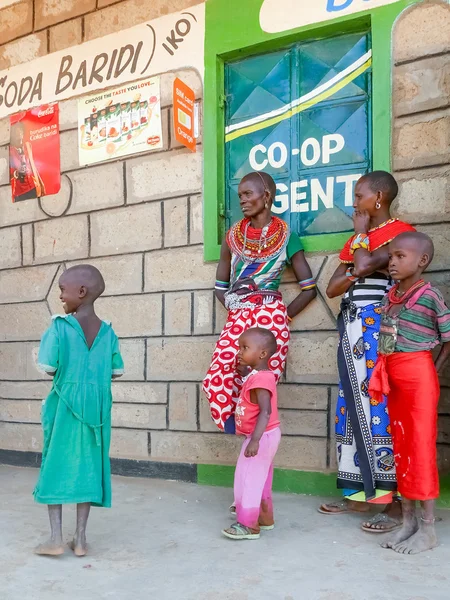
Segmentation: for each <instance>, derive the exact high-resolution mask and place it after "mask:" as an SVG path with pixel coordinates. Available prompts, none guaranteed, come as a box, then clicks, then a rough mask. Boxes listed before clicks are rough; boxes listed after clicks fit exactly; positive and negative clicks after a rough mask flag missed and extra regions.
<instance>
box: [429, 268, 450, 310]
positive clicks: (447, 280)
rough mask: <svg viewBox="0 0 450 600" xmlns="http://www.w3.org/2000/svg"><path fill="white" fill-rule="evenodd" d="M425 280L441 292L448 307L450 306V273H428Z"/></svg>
mask: <svg viewBox="0 0 450 600" xmlns="http://www.w3.org/2000/svg"><path fill="white" fill-rule="evenodd" d="M425 279H426V280H427V281H430V282H431V284H432V285H434V286H435V287H437V288H438V289H439V290H440V292H441V293H442V294H443V296H444V300H445V302H446V304H447V306H450V271H443V272H441V273H426V275H425Z"/></svg>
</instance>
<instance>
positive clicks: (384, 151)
mask: <svg viewBox="0 0 450 600" xmlns="http://www.w3.org/2000/svg"><path fill="white" fill-rule="evenodd" d="M417 2H420V0H400V1H399V2H396V3H394V4H389V5H387V6H383V7H380V8H375V9H372V10H368V11H366V12H364V13H359V14H357V15H356V16H355V15H352V16H349V17H341V18H338V19H335V20H333V21H330V22H328V23H326V24H323V23H322V24H320V25H317V26H308V27H301V28H299V29H295V30H293V31H289V32H288V33H286V32H283V33H281V34H273V35H272V34H267V33H265V32H264V31H262V30H261V28H260V26H259V18H258V15H259V9H260V8H261V5H262V0H245V3H242V0H208V2H207V3H206V37H205V86H204V89H205V92H204V127H203V132H204V133H203V137H204V141H203V143H204V243H205V250H204V258H205V260H206V261H217V260H218V259H219V255H220V240H221V239H222V236H223V233H224V231H223V229H224V219H223V215H222V214H221V212H222V210H223V209H222V206H223V203H224V198H225V193H224V189H225V173H224V171H225V168H224V164H225V163H224V146H225V144H224V110H223V94H224V69H223V65H224V61H226V60H229V59H234V58H243V57H245V56H250V55H251V54H257V53H262V52H269V51H271V50H275V49H277V48H281V47H284V46H286V45H289V44H290V43H293V42H294V41H301V40H306V39H314V38H320V37H325V36H328V35H337V34H339V33H344V32H350V31H353V30H355V29H359V28H361V27H362V26H364V25H365V26H367V25H370V27H371V31H372V50H373V66H372V73H373V74H372V82H373V96H372V107H373V109H372V129H373V166H374V169H385V170H389V169H390V166H391V115H392V83H391V76H390V73H391V68H392V58H391V57H392V30H393V25H394V23H395V21H396V19H397V18H398V16H399V15H400V14H401V12H403V10H405V8H407V7H408V6H410V5H412V4H414V3H417ZM237 15H239V18H236V16H237ZM339 235H340V234H331V235H318V236H311V237H309V238H308V240H307V241H306V242H305V248H306V250H307V251H309V252H319V251H335V250H338V249H340V247H341V246H342V240H343V238H345V237H346V236H345V235H344V236H341V237H339V238H338V236H339ZM344 241H345V239H344Z"/></svg>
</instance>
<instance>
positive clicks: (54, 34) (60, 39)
mask: <svg viewBox="0 0 450 600" xmlns="http://www.w3.org/2000/svg"><path fill="white" fill-rule="evenodd" d="M82 41H83V32H82V25H81V19H73V20H72V21H66V22H65V23H60V24H59V25H56V26H55V27H52V28H51V29H50V52H57V51H58V50H64V49H65V48H70V47H71V46H75V45H76V44H81V42H82Z"/></svg>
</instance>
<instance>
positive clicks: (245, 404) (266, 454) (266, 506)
mask: <svg viewBox="0 0 450 600" xmlns="http://www.w3.org/2000/svg"><path fill="white" fill-rule="evenodd" d="M276 351H277V341H276V339H275V336H274V335H273V333H272V332H271V331H269V330H268V329H262V328H259V327H254V328H251V329H247V331H246V332H245V333H243V334H242V335H241V337H240V338H239V353H238V361H239V364H240V366H241V367H243V368H245V367H247V368H248V367H250V369H251V372H250V374H249V375H248V376H247V377H246V378H245V380H244V385H243V387H242V391H241V395H240V398H239V401H238V404H237V407H236V433H237V434H238V435H244V436H246V439H245V441H244V443H243V445H242V450H241V453H240V455H239V459H238V462H237V465H236V472H235V475H234V498H235V502H236V516H237V522H236V523H234V525H232V526H231V527H229V528H228V529H223V530H222V533H223V535H224V536H226V537H228V538H230V539H233V540H256V539H258V538H259V537H260V531H261V529H263V530H268V529H273V527H274V520H273V504H272V479H273V460H274V457H275V454H276V452H277V450H278V445H279V443H280V439H281V431H280V421H279V419H278V408H277V387H276V376H275V373H274V372H273V371H271V370H270V369H269V360H270V357H271V356H273V354H275V352H276Z"/></svg>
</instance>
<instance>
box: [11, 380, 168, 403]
mask: <svg viewBox="0 0 450 600" xmlns="http://www.w3.org/2000/svg"><path fill="white" fill-rule="evenodd" d="M1 389H2V388H1V384H0V398H1V397H2V396H1ZM112 393H113V398H114V402H122V403H128V404H166V403H167V384H166V383H127V382H125V381H120V380H119V381H114V382H113V384H112Z"/></svg>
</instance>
